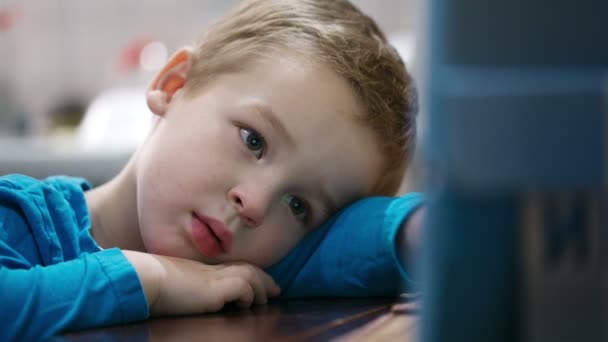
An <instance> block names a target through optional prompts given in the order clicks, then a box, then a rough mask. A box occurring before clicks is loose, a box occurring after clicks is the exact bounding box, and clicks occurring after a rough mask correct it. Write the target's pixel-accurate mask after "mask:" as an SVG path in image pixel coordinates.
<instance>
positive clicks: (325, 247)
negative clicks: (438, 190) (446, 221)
mask: <svg viewBox="0 0 608 342" xmlns="http://www.w3.org/2000/svg"><path fill="white" fill-rule="evenodd" d="M422 203H423V197H422V195H421V194H419V193H410V194H407V195H405V196H402V197H370V198H366V199H363V200H360V201H358V202H356V203H354V204H352V205H351V206H349V207H347V208H346V209H344V210H342V211H341V212H340V213H338V214H337V215H335V216H334V217H332V218H331V219H330V220H328V221H327V222H326V223H325V224H324V225H323V226H322V227H320V228H318V229H317V230H316V231H314V232H312V233H311V234H309V235H308V236H307V237H306V238H305V239H304V240H303V241H301V243H300V244H298V245H297V246H296V248H295V249H294V250H292V251H291V252H290V254H288V255H287V256H286V257H285V258H284V259H283V260H281V261H280V262H279V263H278V264H276V265H274V266H272V267H271V268H269V269H268V270H267V271H268V272H269V273H270V274H271V275H272V276H273V278H274V279H275V281H276V282H277V283H278V285H279V286H280V287H281V289H282V290H283V291H282V296H283V297H324V296H342V297H367V296H392V295H397V294H399V293H401V292H403V291H404V290H410V289H412V288H413V287H414V286H415V283H414V282H413V281H412V279H411V277H410V276H409V272H408V271H407V270H406V269H405V266H404V265H403V264H402V262H401V261H400V260H399V258H398V257H397V242H396V238H397V233H398V231H399V227H400V226H401V223H403V222H404V221H405V220H406V219H407V218H408V217H409V215H410V214H411V213H413V212H414V210H415V209H417V208H418V207H419V206H420V205H421V204H422Z"/></svg>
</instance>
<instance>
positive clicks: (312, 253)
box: [0, 175, 422, 341]
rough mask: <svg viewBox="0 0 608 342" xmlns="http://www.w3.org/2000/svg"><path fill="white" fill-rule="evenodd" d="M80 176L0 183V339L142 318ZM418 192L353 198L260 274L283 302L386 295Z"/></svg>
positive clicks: (128, 275) (139, 300)
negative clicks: (98, 237)
mask: <svg viewBox="0 0 608 342" xmlns="http://www.w3.org/2000/svg"><path fill="white" fill-rule="evenodd" d="M88 189H90V185H89V183H87V182H86V181H85V180H83V179H79V178H70V177H63V176H61V177H51V178H48V179H46V180H44V181H40V180H35V179H33V178H30V177H27V176H23V175H8V176H4V177H0V303H2V306H1V309H0V340H2V341H4V340H12V339H17V340H32V339H45V338H48V337H50V336H52V335H55V334H57V333H59V332H62V331H66V330H78V329H84V328H90V327H98V326H106V325H114V324H122V323H128V322H133V321H138V320H143V319H146V318H147V317H148V316H149V311H148V304H147V301H146V298H145V295H144V292H143V289H142V286H141V284H140V282H139V278H138V277H137V273H136V272H135V269H134V268H133V266H132V265H131V264H130V263H129V262H128V260H127V259H126V258H125V256H124V255H123V253H122V252H121V251H120V250H119V249H117V248H111V249H106V250H102V249H101V248H100V247H99V246H98V245H97V243H96V242H95V240H94V239H93V238H92V236H91V234H90V227H91V224H90V218H89V213H88V209H87V205H86V201H85V198H84V191H86V190H88ZM421 202H422V198H421V196H420V195H419V194H409V195H407V196H404V197H400V198H390V197H375V198H368V199H365V200H362V201H359V202H357V203H355V204H353V205H351V206H350V207H348V208H346V209H345V210H343V211H341V212H340V213H339V214H337V215H335V216H334V217H332V218H331V219H330V220H329V221H328V222H327V223H326V224H324V225H323V226H322V227H320V228H319V229H317V230H315V231H314V232H312V233H311V234H309V235H308V236H307V237H306V238H305V239H304V240H303V241H302V242H301V243H299V244H298V245H297V246H296V248H294V250H292V251H291V252H290V253H289V254H288V255H287V256H286V257H285V258H284V259H283V260H282V261H281V262H279V263H278V264H277V265H274V266H273V267H271V268H269V269H268V270H267V271H268V272H269V273H270V274H271V275H272V276H273V277H274V279H275V280H276V282H277V283H278V284H279V286H280V287H281V288H282V290H283V292H282V295H283V296H286V297H303V296H371V295H395V294H397V293H399V292H400V291H401V287H400V283H401V282H400V280H405V281H407V280H408V278H407V274H406V272H405V270H404V269H403V267H402V266H401V263H400V262H399V260H398V258H397V255H396V245H395V243H396V242H395V236H396V234H397V231H398V227H399V225H400V224H401V222H403V220H404V219H405V218H406V217H407V215H409V213H411V212H412V211H413V209H415V208H416V207H417V206H419V205H420V204H421Z"/></svg>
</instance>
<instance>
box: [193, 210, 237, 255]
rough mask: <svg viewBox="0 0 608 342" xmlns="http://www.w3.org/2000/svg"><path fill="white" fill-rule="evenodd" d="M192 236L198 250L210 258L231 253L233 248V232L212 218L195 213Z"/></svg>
mask: <svg viewBox="0 0 608 342" xmlns="http://www.w3.org/2000/svg"><path fill="white" fill-rule="evenodd" d="M192 234H193V238H194V242H195V243H196V244H197V247H198V249H199V250H200V251H201V252H203V254H205V255H207V256H209V257H214V256H217V255H219V254H221V253H222V252H224V253H229V252H230V249H231V248H232V239H233V234H232V232H231V231H230V230H228V228H227V227H226V226H225V225H224V224H223V223H222V222H221V221H219V220H216V219H214V218H212V217H209V216H203V215H198V214H196V213H193V214H192Z"/></svg>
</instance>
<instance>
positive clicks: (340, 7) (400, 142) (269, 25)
mask: <svg viewBox="0 0 608 342" xmlns="http://www.w3.org/2000/svg"><path fill="white" fill-rule="evenodd" d="M285 48H288V49H293V50H294V51H296V52H297V53H304V54H306V56H307V57H308V56H310V57H312V58H313V59H314V60H316V61H318V62H321V63H325V65H327V66H329V67H330V68H331V69H333V70H334V71H335V72H336V73H337V74H338V75H339V76H341V77H343V78H344V79H345V80H346V81H347V82H348V83H349V84H350V86H351V88H352V89H353V91H354V92H355V94H356V97H357V99H358V100H359V102H360V104H361V105H362V106H363V108H362V110H361V111H360V112H361V114H360V115H358V117H356V119H357V120H358V121H359V122H361V123H362V124H363V125H365V126H367V127H370V128H371V129H372V130H373V132H374V133H375V137H376V140H377V141H378V145H379V151H380V153H381V154H382V157H383V158H382V160H383V165H382V169H381V171H382V172H381V179H378V180H377V182H376V184H375V186H374V189H373V190H372V193H371V194H370V195H394V194H395V193H396V191H397V190H398V188H399V185H400V184H401V180H402V177H403V175H404V173H405V169H406V167H407V165H408V164H409V161H410V160H411V155H412V153H413V149H414V142H415V134H416V131H415V127H416V124H415V115H416V111H417V98H416V90H415V86H414V84H413V81H412V78H411V77H410V75H409V74H408V72H407V69H406V67H405V65H404V63H403V61H402V60H401V59H400V57H399V55H398V53H397V52H396V50H395V49H394V48H393V47H392V46H390V44H389V43H388V42H387V40H386V38H385V36H384V34H383V33H382V31H381V30H380V29H379V28H378V26H377V25H376V23H375V22H374V21H373V20H372V19H371V18H370V17H368V16H367V15H365V14H363V13H362V12H361V11H360V10H359V9H357V8H356V7H355V6H354V5H352V4H351V3H350V2H348V1H346V0H250V1H245V2H244V3H243V4H242V5H241V6H239V7H237V8H236V9H235V10H234V11H232V12H231V13H229V14H228V15H226V16H224V17H223V18H221V19H220V20H219V21H218V22H216V23H215V24H214V25H212V26H211V27H210V29H209V30H208V31H207V32H206V33H205V35H204V36H203V37H202V38H201V39H200V41H199V42H198V44H197V45H196V47H195V49H194V58H193V63H192V66H191V71H190V76H189V79H188V82H187V83H186V86H185V90H186V94H188V93H190V94H192V93H194V92H196V91H197V89H200V88H201V87H202V86H203V85H204V84H206V83H208V82H209V81H210V80H211V79H213V77H214V76H217V75H219V74H222V73H226V72H235V71H239V70H242V69H245V68H247V67H248V66H249V64H250V63H251V62H252V61H253V60H255V58H256V57H260V58H263V57H264V56H268V55H269V52H273V51H274V52H280V50H281V49H285Z"/></svg>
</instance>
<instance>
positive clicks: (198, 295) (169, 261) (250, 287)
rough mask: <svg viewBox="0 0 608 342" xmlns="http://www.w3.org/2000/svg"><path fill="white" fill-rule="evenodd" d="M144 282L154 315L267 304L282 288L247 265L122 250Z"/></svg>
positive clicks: (201, 311)
mask: <svg viewBox="0 0 608 342" xmlns="http://www.w3.org/2000/svg"><path fill="white" fill-rule="evenodd" d="M123 252H124V254H125V256H126V257H127V259H129V261H130V262H131V264H133V266H134V267H135V270H136V271H137V275H138V276H139V279H140V281H141V283H142V285H143V288H144V292H145V294H146V299H147V300H148V304H149V306H150V314H151V315H153V316H161V315H170V314H191V313H203V312H212V311H217V310H219V309H221V308H222V307H223V306H224V304H226V303H228V302H237V304H238V305H239V306H241V307H249V306H250V305H251V304H253V303H255V304H266V302H267V300H268V297H273V296H277V295H278V294H279V293H280V292H281V290H280V289H279V287H278V286H277V285H276V284H275V282H274V281H273V280H272V278H271V277H270V276H269V275H268V274H266V273H265V272H264V271H262V270H261V269H259V268H258V267H255V266H253V265H250V264H246V263H238V264H224V265H206V264H203V263H200V262H197V261H192V260H187V259H181V258H174V257H167V256H160V255H153V254H146V253H140V252H133V251H123Z"/></svg>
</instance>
